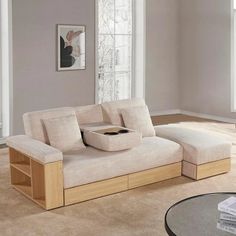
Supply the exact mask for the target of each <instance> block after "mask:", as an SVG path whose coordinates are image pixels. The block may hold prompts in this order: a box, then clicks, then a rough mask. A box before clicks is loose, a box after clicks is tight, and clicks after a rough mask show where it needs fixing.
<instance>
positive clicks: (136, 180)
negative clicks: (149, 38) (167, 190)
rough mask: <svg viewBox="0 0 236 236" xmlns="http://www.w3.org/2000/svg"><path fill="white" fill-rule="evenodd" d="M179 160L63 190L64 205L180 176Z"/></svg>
mask: <svg viewBox="0 0 236 236" xmlns="http://www.w3.org/2000/svg"><path fill="white" fill-rule="evenodd" d="M181 165H182V164H181V162H178V163H174V164H170V165H166V166H161V167H157V168H153V169H149V170H145V171H140V172H137V173H133V174H128V175H124V176H120V177H116V178H113V179H108V180H103V181H98V182H95V183H90V184H85V185H81V186H78V187H74V188H68V189H65V190H64V200H65V202H64V203H65V205H70V204H74V203H79V202H83V201H87V200H90V199H94V198H98V197H102V196H106V195H110V194H113V193H118V192H122V191H126V190H129V189H133V188H136V187H140V186H144V185H147V184H152V183H156V182H159V181H163V180H166V179H171V178H175V177H178V176H181Z"/></svg>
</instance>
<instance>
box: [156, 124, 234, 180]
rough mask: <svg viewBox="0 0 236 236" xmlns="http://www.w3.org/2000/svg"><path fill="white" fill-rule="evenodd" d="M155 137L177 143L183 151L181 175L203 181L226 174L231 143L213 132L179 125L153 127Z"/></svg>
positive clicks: (228, 166)
mask: <svg viewBox="0 0 236 236" xmlns="http://www.w3.org/2000/svg"><path fill="white" fill-rule="evenodd" d="M155 131H156V135H157V136H159V137H162V138H166V139H169V140H172V141H174V142H177V143H179V144H180V145H181V146H182V147H183V149H184V156H183V164H182V174H183V175H185V176H187V177H190V178H192V179H196V180H199V179H203V178H207V177H210V176H214V175H218V174H221V173H225V172H228V171H229V170H230V155H231V146H232V143H231V142H229V141H228V140H226V139H225V138H223V137H221V136H218V135H216V134H215V133H214V132H204V131H199V130H195V129H191V128H185V127H181V126H179V125H176V124H174V125H172V124H171V125H160V126H155Z"/></svg>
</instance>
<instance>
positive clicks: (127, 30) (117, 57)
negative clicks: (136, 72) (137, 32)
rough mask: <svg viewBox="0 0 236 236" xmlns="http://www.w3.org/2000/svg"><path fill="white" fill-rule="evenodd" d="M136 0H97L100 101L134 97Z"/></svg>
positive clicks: (98, 87) (98, 94)
mask: <svg viewBox="0 0 236 236" xmlns="http://www.w3.org/2000/svg"><path fill="white" fill-rule="evenodd" d="M133 4H134V3H133V0H98V6H97V7H98V32H97V44H98V45H97V54H98V58H97V60H98V62H97V63H98V65H97V70H98V73H97V80H98V81H97V89H98V90H97V97H98V98H97V99H98V102H99V103H100V102H104V101H112V100H119V99H125V98H130V97H131V83H132V65H133V56H132V54H133V45H132V41H133V24H132V23H133Z"/></svg>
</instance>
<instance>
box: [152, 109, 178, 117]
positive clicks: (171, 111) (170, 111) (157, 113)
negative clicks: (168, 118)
mask: <svg viewBox="0 0 236 236" xmlns="http://www.w3.org/2000/svg"><path fill="white" fill-rule="evenodd" d="M180 113H181V110H180V109H172V110H165V111H153V112H150V114H151V116H164V115H175V114H180Z"/></svg>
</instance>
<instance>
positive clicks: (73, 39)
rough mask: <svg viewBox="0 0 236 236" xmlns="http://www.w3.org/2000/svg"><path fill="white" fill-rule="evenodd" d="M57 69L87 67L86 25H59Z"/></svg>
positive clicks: (80, 68) (81, 68)
mask: <svg viewBox="0 0 236 236" xmlns="http://www.w3.org/2000/svg"><path fill="white" fill-rule="evenodd" d="M57 46H58V52H57V70H58V71H66V70H83V69H85V26H79V25H57Z"/></svg>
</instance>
